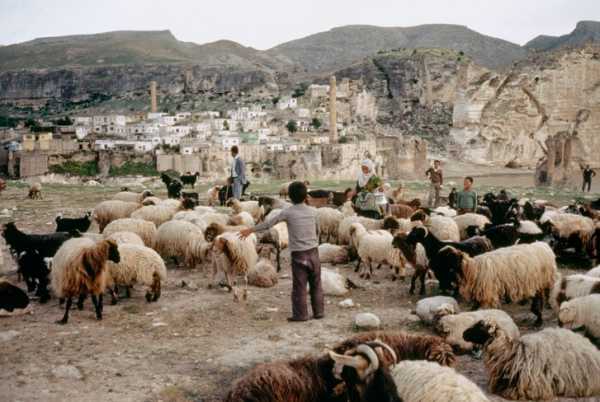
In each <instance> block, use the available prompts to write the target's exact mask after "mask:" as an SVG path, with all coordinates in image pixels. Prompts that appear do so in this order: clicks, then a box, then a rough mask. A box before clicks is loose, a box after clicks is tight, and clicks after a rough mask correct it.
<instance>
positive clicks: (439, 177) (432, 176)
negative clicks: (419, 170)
mask: <svg viewBox="0 0 600 402" xmlns="http://www.w3.org/2000/svg"><path fill="white" fill-rule="evenodd" d="M441 164H442V163H441V162H440V161H439V160H437V159H436V160H435V161H433V166H432V167H430V168H429V169H427V171H426V172H425V175H426V176H427V177H428V178H429V181H430V182H431V184H430V186H429V197H428V199H427V204H428V205H429V207H431V208H437V207H439V206H440V190H441V189H442V185H443V184H444V175H443V173H442V168H441Z"/></svg>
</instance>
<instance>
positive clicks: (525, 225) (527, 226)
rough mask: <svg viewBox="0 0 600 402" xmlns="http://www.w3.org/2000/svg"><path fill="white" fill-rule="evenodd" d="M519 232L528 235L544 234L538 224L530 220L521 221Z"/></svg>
mask: <svg viewBox="0 0 600 402" xmlns="http://www.w3.org/2000/svg"><path fill="white" fill-rule="evenodd" d="M517 232H518V233H521V234H526V235H541V234H542V233H544V232H543V231H542V229H541V228H540V227H539V226H538V225H537V223H535V222H534V221H528V220H522V221H519V226H517Z"/></svg>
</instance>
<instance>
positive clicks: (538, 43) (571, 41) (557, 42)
mask: <svg viewBox="0 0 600 402" xmlns="http://www.w3.org/2000/svg"><path fill="white" fill-rule="evenodd" d="M589 42H600V22H598V21H581V22H579V23H577V26H576V27H575V29H574V30H573V32H571V33H570V34H567V35H562V36H547V35H540V36H538V37H536V38H535V39H532V40H531V41H529V42H528V43H527V44H526V45H525V48H527V49H530V50H538V51H548V50H554V49H558V48H561V47H565V46H581V45H584V44H586V43H589Z"/></svg>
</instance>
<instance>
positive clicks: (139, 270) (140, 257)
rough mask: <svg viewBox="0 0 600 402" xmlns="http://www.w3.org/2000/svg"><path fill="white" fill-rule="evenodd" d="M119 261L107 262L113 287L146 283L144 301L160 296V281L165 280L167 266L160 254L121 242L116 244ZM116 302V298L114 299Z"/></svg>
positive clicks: (142, 246)
mask: <svg viewBox="0 0 600 402" xmlns="http://www.w3.org/2000/svg"><path fill="white" fill-rule="evenodd" d="M118 250H119V256H120V259H119V262H118V263H114V262H110V261H109V262H108V263H107V264H108V271H109V273H110V283H111V285H113V286H114V287H115V292H114V293H113V298H115V293H116V287H117V286H125V287H126V288H127V294H128V295H129V288H130V287H131V286H133V285H134V284H136V283H140V284H142V285H146V286H147V287H148V289H147V291H146V301H148V303H150V302H155V301H157V300H158V299H159V298H160V292H161V283H164V282H165V281H166V280H167V268H166V267H165V263H164V261H163V259H162V258H161V257H160V255H159V254H158V253H157V252H156V251H154V250H152V249H151V248H148V247H146V246H144V245H137V244H127V243H126V244H121V245H119V246H118ZM114 302H116V298H115V300H114Z"/></svg>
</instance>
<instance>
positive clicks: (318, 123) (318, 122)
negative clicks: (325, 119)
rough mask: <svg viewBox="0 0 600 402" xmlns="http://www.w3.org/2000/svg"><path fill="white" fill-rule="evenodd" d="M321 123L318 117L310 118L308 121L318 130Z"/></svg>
mask: <svg viewBox="0 0 600 402" xmlns="http://www.w3.org/2000/svg"><path fill="white" fill-rule="evenodd" d="M322 124H323V123H321V120H319V119H318V118H316V117H314V118H313V119H312V121H311V122H310V125H311V126H313V127H314V128H315V130H318V129H319V128H321V126H322Z"/></svg>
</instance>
